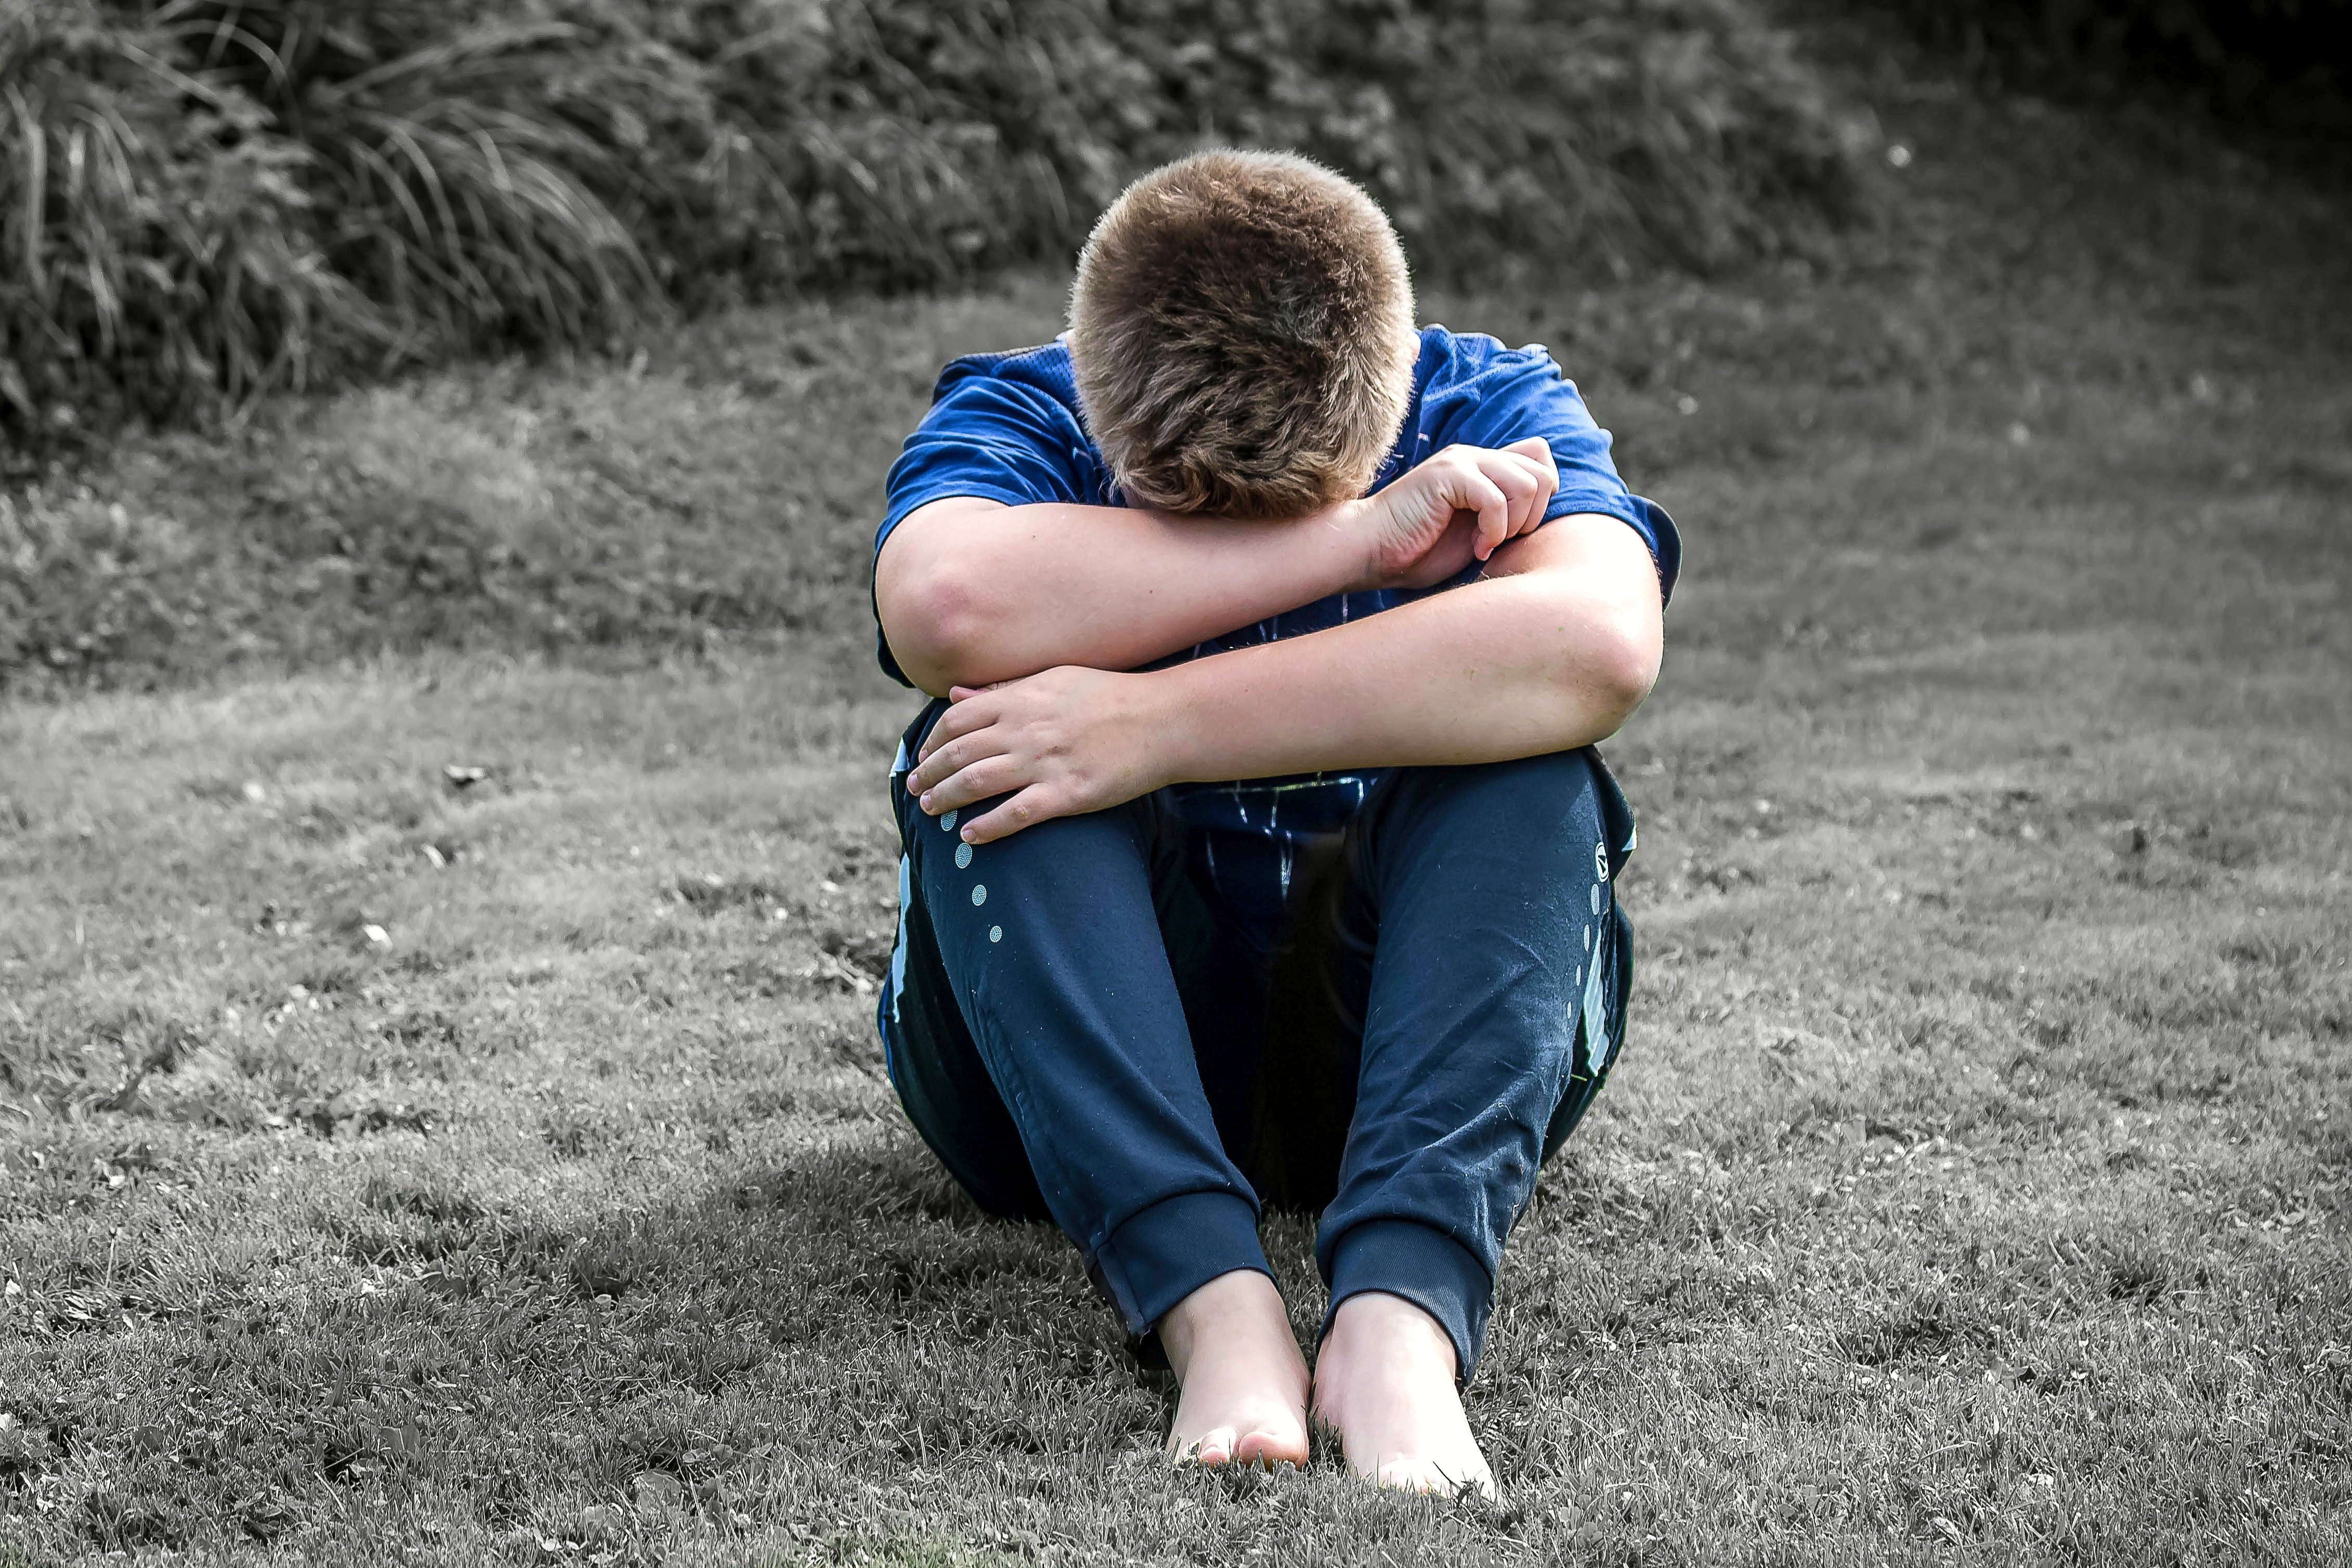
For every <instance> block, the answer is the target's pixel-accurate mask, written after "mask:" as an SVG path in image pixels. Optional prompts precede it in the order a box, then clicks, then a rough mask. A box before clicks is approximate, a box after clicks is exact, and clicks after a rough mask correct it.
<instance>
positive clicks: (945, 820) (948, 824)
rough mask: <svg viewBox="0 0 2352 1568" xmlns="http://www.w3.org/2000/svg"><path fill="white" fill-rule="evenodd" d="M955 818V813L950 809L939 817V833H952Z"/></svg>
mask: <svg viewBox="0 0 2352 1568" xmlns="http://www.w3.org/2000/svg"><path fill="white" fill-rule="evenodd" d="M955 818H956V814H955V813H954V812H952V811H950V812H949V813H948V814H947V815H946V816H942V817H940V832H941V833H953V832H954V831H955Z"/></svg>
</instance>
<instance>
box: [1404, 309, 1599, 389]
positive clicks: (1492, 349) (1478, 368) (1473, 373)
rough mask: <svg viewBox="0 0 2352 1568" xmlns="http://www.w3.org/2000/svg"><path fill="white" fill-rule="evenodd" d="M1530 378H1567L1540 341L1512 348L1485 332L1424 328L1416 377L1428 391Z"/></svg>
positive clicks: (1469, 387) (1561, 379)
mask: <svg viewBox="0 0 2352 1568" xmlns="http://www.w3.org/2000/svg"><path fill="white" fill-rule="evenodd" d="M1528 377H1534V378H1538V379H1542V380H1549V381H1564V380H1566V379H1567V377H1566V375H1565V374H1564V373H1563V372H1562V371H1561V370H1560V367H1559V361H1558V360H1556V359H1554V358H1553V357H1552V353H1551V351H1550V350H1549V349H1548V348H1546V347H1544V345H1543V344H1541V343H1526V344H1523V345H1521V346H1520V347H1518V348H1511V347H1508V346H1507V345H1506V344H1505V343H1504V342H1503V341H1502V340H1501V339H1500V338H1496V337H1494V336H1491V335H1489V334H1488V333H1486V332H1457V331H1454V329H1453V328H1451V327H1445V326H1439V325H1436V324H1432V325H1429V326H1426V327H1423V328H1422V330H1421V360H1420V363H1418V364H1417V365H1416V366H1415V378H1416V379H1417V380H1418V381H1419V382H1420V383H1421V384H1422V387H1423V391H1424V393H1425V394H1428V395H1444V394H1445V393H1448V392H1452V391H1454V390H1455V389H1457V388H1467V389H1471V390H1473V391H1478V390H1483V389H1484V387H1485V386H1486V385H1491V384H1494V383H1496V382H1501V381H1515V380H1520V379H1524V378H1528Z"/></svg>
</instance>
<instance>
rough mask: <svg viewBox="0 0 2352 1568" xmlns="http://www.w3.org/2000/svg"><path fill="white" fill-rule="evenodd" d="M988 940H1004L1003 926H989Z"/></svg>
mask: <svg viewBox="0 0 2352 1568" xmlns="http://www.w3.org/2000/svg"><path fill="white" fill-rule="evenodd" d="M988 940H989V941H991V942H1003V940H1004V928H1003V926H991V927H989V928H988Z"/></svg>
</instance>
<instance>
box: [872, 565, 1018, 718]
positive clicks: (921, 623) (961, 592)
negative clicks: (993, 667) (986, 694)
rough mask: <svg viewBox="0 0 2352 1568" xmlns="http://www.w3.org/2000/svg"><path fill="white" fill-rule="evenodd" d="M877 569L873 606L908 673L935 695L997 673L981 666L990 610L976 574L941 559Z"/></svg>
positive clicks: (984, 681) (983, 680)
mask: <svg viewBox="0 0 2352 1568" xmlns="http://www.w3.org/2000/svg"><path fill="white" fill-rule="evenodd" d="M885 563H886V569H885V570H883V571H881V572H879V573H877V574H876V577H875V583H874V606H875V610H876V612H877V615H878V616H879V617H880V619H881V622H882V636H883V638H884V639H885V640H886V641H887V643H888V644H889V645H890V654H891V657H892V658H896V659H897V660H898V668H900V669H902V670H904V671H906V674H907V679H909V680H911V681H913V682H914V683H915V684H916V685H917V686H919V687H920V688H921V689H924V690H925V691H928V692H929V693H930V694H931V695H932V696H934V697H944V696H946V695H947V694H948V692H949V690H950V689H951V688H953V687H957V686H982V685H985V684H987V682H988V681H989V680H990V679H993V677H991V676H988V675H987V674H985V673H984V671H983V669H982V663H983V658H982V648H983V647H985V645H986V641H987V626H988V620H989V616H988V611H987V606H986V605H984V604H983V603H982V598H981V595H979V594H978V593H977V592H975V591H974V589H973V588H972V586H971V579H970V578H969V576H967V575H965V574H961V573H959V572H957V571H955V570H954V569H953V567H952V565H951V563H946V562H940V563H931V564H929V565H928V566H926V567H923V568H920V569H912V568H909V569H901V570H895V571H894V570H888V569H887V566H888V564H889V563H888V562H887V552H886V556H885Z"/></svg>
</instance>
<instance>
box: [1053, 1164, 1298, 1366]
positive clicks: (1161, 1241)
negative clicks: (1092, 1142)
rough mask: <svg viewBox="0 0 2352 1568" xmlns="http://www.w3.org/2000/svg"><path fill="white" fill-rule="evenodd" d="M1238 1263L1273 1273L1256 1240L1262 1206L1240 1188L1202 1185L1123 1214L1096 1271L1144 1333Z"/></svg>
mask: <svg viewBox="0 0 2352 1568" xmlns="http://www.w3.org/2000/svg"><path fill="white" fill-rule="evenodd" d="M1236 1268H1255V1270H1257V1271H1258V1272H1259V1273H1260V1274H1263V1275H1265V1276H1266V1277H1267V1278H1269V1279H1271V1278H1272V1277H1273V1275H1274V1270H1273V1269H1272V1268H1268V1267H1266V1261H1265V1248H1264V1247H1260V1246H1259V1245H1258V1242H1257V1210H1256V1209H1255V1207H1254V1206H1252V1205H1251V1204H1250V1201H1249V1200H1248V1199H1247V1198H1244V1197H1242V1196H1241V1195H1239V1194H1234V1193H1215V1192H1200V1193H1178V1194H1176V1195H1175V1196H1174V1197H1171V1198H1162V1199H1160V1201H1159V1202H1158V1203H1156V1204H1153V1205H1151V1206H1150V1207H1149V1208H1144V1209H1139V1210H1137V1211H1136V1212H1135V1213H1134V1214H1131V1215H1129V1216H1128V1217H1127V1218H1126V1219H1124V1220H1122V1221H1120V1222H1119V1225H1118V1228H1117V1229H1115V1230H1113V1231H1112V1232H1111V1233H1110V1236H1109V1237H1108V1239H1106V1240H1105V1241H1104V1242H1103V1244H1102V1247H1101V1249H1100V1250H1099V1251H1097V1253H1096V1254H1095V1257H1094V1265H1093V1270H1092V1272H1093V1273H1094V1276H1095V1281H1096V1283H1097V1284H1098V1285H1100V1286H1101V1287H1102V1289H1103V1292H1104V1293H1105V1294H1106V1295H1108V1296H1109V1297H1110V1299H1111V1302H1112V1304H1113V1305H1115V1306H1116V1307H1118V1315H1119V1317H1120V1319H1121V1320H1122V1321H1124V1322H1125V1323H1126V1325H1127V1332H1128V1336H1129V1338H1130V1339H1135V1340H1146V1339H1149V1338H1150V1336H1151V1334H1152V1331H1153V1326H1154V1325H1155V1324H1157V1323H1158V1322H1159V1321H1160V1319H1161V1318H1162V1317H1163V1316H1165V1315H1166V1314H1167V1311H1168V1309H1169V1308H1171V1307H1172V1306H1174V1305H1175V1304H1176V1303H1177V1302H1179V1301H1181V1300H1183V1299H1184V1298H1185V1297H1187V1296H1189V1295H1191V1294H1192V1292H1193V1291H1195V1290H1197V1289H1200V1288H1201V1287H1202V1286H1203V1285H1206V1284H1207V1283H1208V1282H1209V1281H1210V1280H1212V1279H1215V1278H1216V1277H1217V1276H1218V1275H1220V1274H1230V1273H1232V1272H1233V1271H1234V1269H1236Z"/></svg>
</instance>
